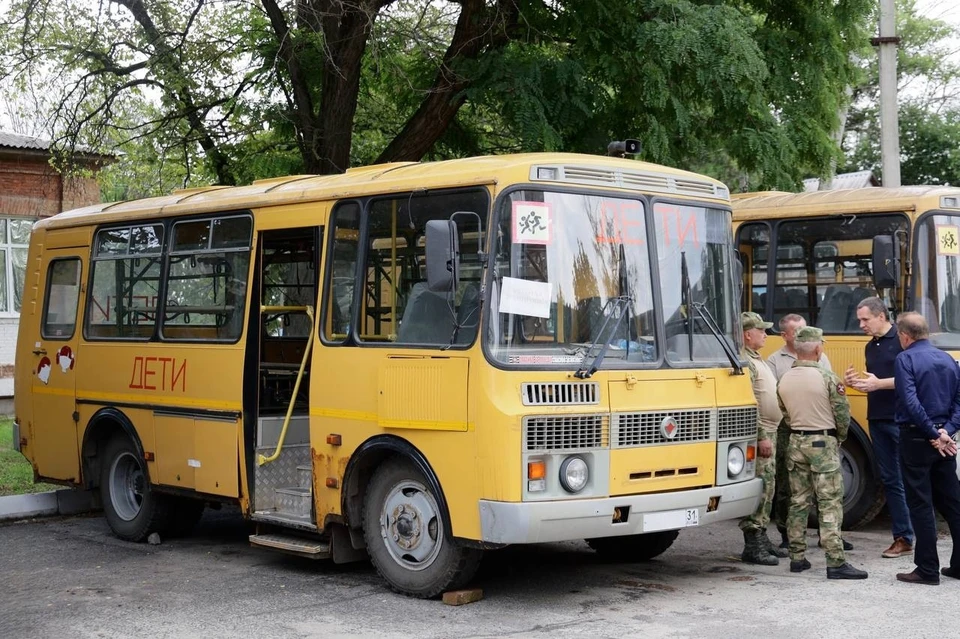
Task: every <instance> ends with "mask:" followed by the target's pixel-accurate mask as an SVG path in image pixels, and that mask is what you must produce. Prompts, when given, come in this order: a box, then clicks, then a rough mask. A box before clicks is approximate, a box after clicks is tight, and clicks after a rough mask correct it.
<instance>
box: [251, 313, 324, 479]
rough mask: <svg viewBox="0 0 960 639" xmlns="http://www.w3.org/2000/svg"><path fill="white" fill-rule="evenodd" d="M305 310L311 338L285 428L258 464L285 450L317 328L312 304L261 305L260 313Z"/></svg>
mask: <svg viewBox="0 0 960 639" xmlns="http://www.w3.org/2000/svg"><path fill="white" fill-rule="evenodd" d="M291 312H303V313H306V314H307V317H309V318H310V339H308V340H307V346H306V348H304V349H303V360H302V361H301V362H300V370H299V371H298V372H297V381H296V383H294V385H293V395H292V396H291V397H290V405H289V406H287V414H286V416H285V417H284V418H283V428H281V429H280V437H279V438H278V439H277V448H276V450H274V451H273V454H272V455H270V456H269V457H265V456H263V455H257V465H258V466H263V465H264V464H269V463H270V462H272V461H275V460H276V459H277V457H279V456H280V452H281V451H282V450H283V441H284V439H286V437H287V427H288V426H289V425H290V416H291V415H292V414H293V405H294V404H295V403H296V401H297V393H299V392H300V381H301V380H302V379H303V370H304V369H305V368H306V367H307V359H308V358H309V357H310V349H311V348H313V340H314V338H315V336H314V333H315V332H316V330H317V326H316V324H317V322H316V318H315V317H314V314H313V307H312V306H261V307H260V314H261V315H263V314H264V313H291Z"/></svg>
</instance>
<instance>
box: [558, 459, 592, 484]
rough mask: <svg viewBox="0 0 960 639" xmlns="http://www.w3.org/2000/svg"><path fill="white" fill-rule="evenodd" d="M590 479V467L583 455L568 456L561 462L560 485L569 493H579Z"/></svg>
mask: <svg viewBox="0 0 960 639" xmlns="http://www.w3.org/2000/svg"><path fill="white" fill-rule="evenodd" d="M589 480H590V469H589V468H588V467H587V462H586V461H584V459H583V457H577V456H572V457H567V458H566V459H564V460H563V463H562V464H560V485H561V486H563V489H564V490H565V491H567V492H568V493H579V492H580V491H581V490H583V489H584V488H585V487H586V486H587V482H588V481H589Z"/></svg>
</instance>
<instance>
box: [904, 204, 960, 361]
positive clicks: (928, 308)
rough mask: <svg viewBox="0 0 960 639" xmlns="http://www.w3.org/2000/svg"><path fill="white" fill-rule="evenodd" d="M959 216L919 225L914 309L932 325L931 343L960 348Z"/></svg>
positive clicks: (934, 218) (939, 217)
mask: <svg viewBox="0 0 960 639" xmlns="http://www.w3.org/2000/svg"><path fill="white" fill-rule="evenodd" d="M958 242H960V216H957V215H947V214H936V215H930V216H928V217H925V218H924V219H923V221H922V222H920V223H919V224H918V225H917V250H916V254H915V256H914V259H913V268H914V272H915V273H916V274H917V275H916V283H915V286H914V300H913V301H914V303H913V308H914V309H916V310H917V311H918V312H920V313H921V314H922V315H923V316H924V317H925V318H926V319H927V322H928V323H929V324H930V342H931V343H932V344H934V345H935V346H938V347H940V348H950V349H953V348H960V245H958Z"/></svg>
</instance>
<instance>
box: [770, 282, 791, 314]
mask: <svg viewBox="0 0 960 639" xmlns="http://www.w3.org/2000/svg"><path fill="white" fill-rule="evenodd" d="M789 305H790V299H789V297H788V296H787V289H786V288H785V287H783V286H778V287H776V288H775V289H773V308H774V309H775V310H776V309H781V308H786V307H787V306H789Z"/></svg>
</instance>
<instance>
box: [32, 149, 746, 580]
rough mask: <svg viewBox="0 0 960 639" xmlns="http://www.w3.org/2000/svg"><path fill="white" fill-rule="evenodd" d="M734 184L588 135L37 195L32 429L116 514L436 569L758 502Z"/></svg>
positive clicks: (649, 545) (734, 512)
mask: <svg viewBox="0 0 960 639" xmlns="http://www.w3.org/2000/svg"><path fill="white" fill-rule="evenodd" d="M738 267H739V265H738V264H737V263H736V261H735V259H734V253H733V242H732V232H731V212H730V204H729V195H728V191H727V189H726V188H725V187H724V186H723V185H722V184H721V183H719V182H716V181H714V180H711V179H709V178H705V177H701V176H698V175H694V174H691V173H687V172H683V171H678V170H674V169H669V168H665V167H660V166H655V165H650V164H644V163H640V162H634V161H630V160H624V159H617V158H605V157H593V156H585V155H572V154H529V155H512V156H510V155H507V156H501V157H479V158H471V159H461V160H452V161H447V162H437V163H426V164H418V163H398V164H388V165H380V166H371V167H364V168H358V169H353V170H349V171H347V172H346V173H345V174H342V175H331V176H314V175H301V176H293V177H285V178H278V179H270V180H262V181H258V182H255V183H254V184H252V185H249V186H241V187H232V188H224V187H210V188H200V189H193V190H187V191H180V192H176V193H174V194H172V195H169V196H164V197H156V198H151V199H145V200H139V201H131V202H120V203H113V204H102V205H97V206H92V207H87V208H84V209H79V210H75V211H70V212H66V213H62V214H60V215H56V216H54V217H52V218H49V219H46V220H43V221H41V222H38V223H37V225H36V227H35V229H34V231H33V236H32V242H31V246H30V252H29V262H28V269H27V270H28V273H27V277H26V281H27V284H26V291H25V293H24V305H23V308H24V310H23V314H22V317H21V321H20V336H19V342H18V352H17V360H16V400H15V407H16V420H15V429H16V433H15V440H16V442H17V445H18V446H19V450H20V451H21V452H22V453H23V454H24V455H25V456H26V457H27V459H29V460H30V462H31V463H32V464H33V467H34V469H35V475H36V478H37V480H42V481H51V482H60V483H64V484H69V485H75V486H81V487H84V488H89V489H98V490H99V493H100V495H101V496H102V502H103V507H104V512H105V516H106V519H107V521H108V523H109V525H110V527H111V528H112V530H113V531H114V533H115V534H117V535H118V536H119V537H121V538H123V539H127V540H133V541H138V540H142V539H144V538H145V537H146V536H147V535H149V534H150V533H151V532H159V533H160V534H161V535H164V534H178V533H183V532H185V531H187V530H189V529H190V527H191V526H192V525H193V524H194V523H195V522H196V521H197V519H198V518H199V517H200V514H201V512H202V510H203V508H204V505H205V504H209V503H215V502H230V503H236V504H238V505H239V507H240V508H241V510H242V511H243V513H244V514H245V515H246V516H247V517H249V519H250V520H251V521H252V522H254V523H255V524H256V531H255V534H253V535H251V537H250V541H251V542H252V543H253V544H256V545H258V546H263V547H269V548H274V549H277V550H281V551H285V552H290V553H296V554H299V555H303V556H308V557H315V558H332V560H333V561H336V562H346V561H354V560H360V559H363V558H365V557H366V556H369V557H370V559H371V560H372V562H373V563H374V565H375V566H376V568H377V569H378V571H379V572H380V574H381V575H382V576H383V578H384V579H385V580H386V582H387V583H388V584H389V585H390V586H391V587H392V588H394V589H395V590H397V591H400V592H403V593H407V594H409V595H413V596H420V597H433V596H436V595H438V594H439V593H441V592H443V591H444V590H447V589H450V588H455V587H457V586H460V585H462V584H464V583H465V582H466V581H467V580H469V579H470V578H471V577H472V575H473V573H474V571H475V570H476V567H477V563H478V560H479V557H480V553H481V551H482V550H483V549H487V548H496V547H501V546H505V545H508V544H526V543H537V542H552V541H559V540H569V539H587V540H588V541H589V543H590V545H591V546H593V547H594V548H595V549H596V550H597V551H598V552H600V553H605V554H609V555H611V556H614V557H617V558H619V559H620V560H622V561H632V560H640V559H645V558H650V557H653V556H656V555H658V554H660V553H662V552H663V551H665V550H666V549H667V548H668V547H669V546H670V545H671V543H672V542H673V540H674V539H675V538H676V536H677V534H678V531H679V530H680V529H682V528H685V527H688V526H696V525H704V524H708V523H712V522H716V521H720V520H725V519H731V518H737V517H742V516H744V515H747V514H748V513H750V512H752V511H753V509H754V508H755V506H756V504H757V503H758V497H759V492H760V484H761V482H760V480H759V479H756V478H755V477H754V455H755V452H756V451H755V442H756V406H755V401H754V398H753V395H752V392H751V387H750V382H749V379H748V377H747V376H745V375H743V374H742V369H741V362H740V359H739V356H738V352H739V348H738V346H739V344H738V340H739V339H740V337H739V333H740V331H739V323H738V308H737V298H736V295H737V291H738V283H739V272H738V271H737V268H738Z"/></svg>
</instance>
